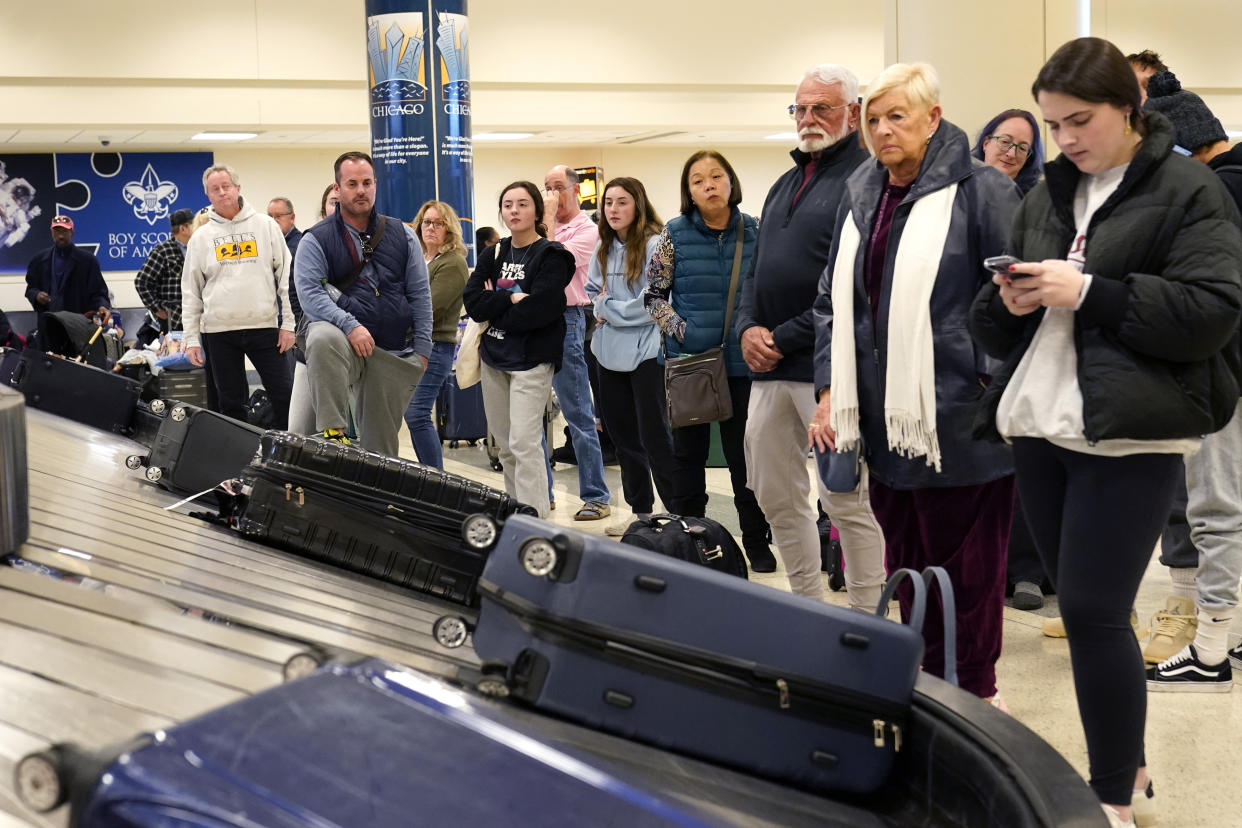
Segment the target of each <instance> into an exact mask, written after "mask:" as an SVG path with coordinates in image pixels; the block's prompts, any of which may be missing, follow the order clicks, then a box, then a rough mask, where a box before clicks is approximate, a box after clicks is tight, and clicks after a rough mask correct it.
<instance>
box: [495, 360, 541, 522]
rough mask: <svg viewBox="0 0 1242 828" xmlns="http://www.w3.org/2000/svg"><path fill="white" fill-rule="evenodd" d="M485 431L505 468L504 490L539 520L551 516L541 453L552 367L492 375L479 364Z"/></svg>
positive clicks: (499, 372) (496, 372)
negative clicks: (485, 420)
mask: <svg viewBox="0 0 1242 828" xmlns="http://www.w3.org/2000/svg"><path fill="white" fill-rule="evenodd" d="M479 378H480V382H482V384H483V409H484V411H485V412H486V413H487V427H488V430H490V431H491V432H492V434H493V435H495V437H496V448H497V450H498V451H499V453H500V462H501V463H502V464H503V465H504V469H505V472H504V473H505V491H506V492H508V493H509V494H510V495H512V496H513V497H515V498H517V499H518V502H520V503H525V504H526V505H527V506H533V507H535V509H536V510H537V511H538V512H539V517H541V518H545V519H546V518H547V517H548V514H549V512H551V500H550V498H549V496H548V458H547V455H545V454H544V453H543V412H544V408H545V406H547V404H548V395H549V394H551V393H552V363H550V362H545V363H544V364H542V365H540V366H538V367H536V368H531V369H529V370H527V371H497V370H496V369H495V368H493V367H491V366H490V365H488V364H487V363H486V362H484V363H481V364H480V365H479Z"/></svg>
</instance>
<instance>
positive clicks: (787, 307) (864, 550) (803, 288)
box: [737, 63, 884, 611]
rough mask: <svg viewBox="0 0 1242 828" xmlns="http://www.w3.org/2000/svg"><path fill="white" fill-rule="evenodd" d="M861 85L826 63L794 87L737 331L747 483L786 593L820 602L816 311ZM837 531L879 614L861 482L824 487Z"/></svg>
mask: <svg viewBox="0 0 1242 828" xmlns="http://www.w3.org/2000/svg"><path fill="white" fill-rule="evenodd" d="M858 110H859V105H858V78H856V77H855V76H854V74H853V73H852V72H850V71H849V70H848V69H846V68H844V67H841V66H837V65H836V64H832V63H825V64H822V65H820V66H816V67H815V68H813V69H810V70H808V71H807V73H806V75H805V76H804V77H803V78H802V82H801V83H799V84H798V89H797V92H796V93H795V96H794V103H793V104H791V105H790V106H789V116H790V117H791V118H793V120H794V121H795V122H796V123H797V125H798V147H797V149H795V150H793V151H791V152H790V155H792V156H793V160H794V166H793V168H792V169H790V170H789V171H788V172H786V173H785V174H784V175H782V176H781V177H780V179H779V180H777V182H776V183H775V184H774V185H772V189H771V190H769V191H768V196H767V199H766V200H765V201H764V204H763V213H762V217H763V219H762V221H761V222H760V224H759V239H758V242H757V243H756V245H755V254H754V258H753V264H752V266H751V269H750V271H749V272H747V274H746V280H745V281H744V282H743V285H742V299H741V304H740V306H739V307H738V310H737V331H738V333H739V335H740V337H741V343H742V356H743V358H745V360H746V364H747V366H749V368H750V372H751V373H750V377H751V381H752V385H751V392H750V408H749V410H748V413H747V422H746V468H747V474H748V478H749V479H748V484H749V486H750V488H751V489H752V490H754V492H755V497H756V498H757V499H758V501H759V506H760V508H761V509H763V514H764V516H765V517H767V519H768V523H769V525H771V527H772V539H773V540H774V541H775V542H776V546H777V551H778V552H779V553H780V556H781V559H782V560H783V561H784V563H785V571H786V573H787V574H788V576H789V585H790V588H791V589H792V590H793V591H794V592H796V593H798V594H800V595H806V596H808V597H812V598H817V599H821V600H822V599H823V597H824V590H823V584H822V582H821V580H820V553H819V532H818V529H817V527H816V510H815V508H814V506H813V505H812V502H811V482H810V476H809V475H808V473H807V451H808V449H809V447H810V444H809V440H808V438H807V426H808V425H809V424H810V422H811V419H812V417H813V416H814V414H815V405H816V400H815V387H814V368H813V365H812V360H813V357H814V352H815V329H814V325H813V322H812V318H811V305H812V303H814V301H815V296H816V292H817V290H818V286H819V277H820V274H821V273H822V272H823V270H824V267H825V266H826V265H827V264H828V256H829V252H830V249H831V247H832V240H833V238H832V237H833V228H834V226H835V223H836V214H837V205H838V204H839V203H840V201H841V196H842V194H843V193H844V192H845V181H846V179H847V178H849V175H850V173H852V172H853V171H854V170H855V169H856V168H857V167H858V165H859V164H861V163H863V162H864V161H866V160H867V158H868V155H867V152H866V150H864V149H863V148H862V147H861V145H860V142H859V141H858V138H857V136H856V135H855V130H856V129H857V128H858ZM819 495H820V499H821V501H822V502H823V505H824V509H825V511H827V512H828V514H829V516H830V517H831V518H832V520H833V523H834V525H836V527H837V528H838V530H839V531H840V533H841V546H842V548H843V550H844V552H845V562H846V566H845V576H846V588H847V590H848V593H849V600H850V605H851V606H852V607H854V608H856V609H862V610H867V611H874V609H875V606H876V603H877V602H878V601H879V598H880V590H881V588H882V587H883V584H884V538H883V535H882V534H881V532H880V528H879V525H878V524H877V523H876V521H875V517H874V516H873V515H872V513H871V505H870V500H869V498H868V496H867V482H866V479H865V477H864V479H863V482H862V483H861V484H860V485H859V488H858V490H856V491H855V492H852V493H850V494H834V493H829V492H828V491H827V490H826V489H824V487H823V486H822V484H821V485H820V486H819Z"/></svg>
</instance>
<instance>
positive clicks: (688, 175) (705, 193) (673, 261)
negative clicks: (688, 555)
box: [645, 150, 776, 572]
mask: <svg viewBox="0 0 1242 828" xmlns="http://www.w3.org/2000/svg"><path fill="white" fill-rule="evenodd" d="M741 201H742V187H741V184H740V183H739V182H738V180H737V174H736V173H735V172H734V171H733V167H732V166H730V165H729V162H728V161H727V160H725V157H724V156H723V155H721V154H720V153H718V152H716V151H715V150H699V151H698V152H696V153H694V154H693V155H691V156H690V157H689V158H688V159H687V160H686V163H685V166H684V167H682V170H681V215H680V216H677V217H676V218H674V219H673V220H672V221H670V222H669V223H668V225H667V226H666V227H665V228H664V232H663V233H661V234H660V241H659V243H658V245H657V248H656V253H655V256H654V257H653V258H652V259H651V262H650V264H649V265H648V267H647V282H648V284H647V291H646V295H645V303H646V307H647V312H648V313H650V314H651V316H652V318H653V319H655V321H656V324H657V325H659V326H660V330H661V331H662V332H663V334H664V350H665V353H666V355H667V356H681V355H683V354H685V355H688V354H697V353H701V352H703V351H707V350H709V349H711V348H718V347H720V345H721V342H722V340H723V343H724V348H725V360H726V362H727V365H728V375H729V394H730V395H731V396H732V399H733V416H732V417H731V418H730V419H728V420H724V421H723V422H721V423H720V442H721V448H722V449H723V450H724V455H725V460H726V461H727V462H728V464H729V478H730V480H731V481H732V483H733V504H734V506H735V507H736V508H737V515H738V522H739V523H740V525H741V530H742V548H743V549H744V550H745V552H746V557H747V559H748V560H749V561H750V566H751V569H753V570H754V571H755V572H774V571H775V570H776V558H775V557H774V556H773V555H772V550H771V548H769V546H768V522H767V520H766V519H765V518H764V516H763V511H762V510H761V509H760V508H759V504H758V502H757V501H756V500H755V493H754V492H752V491H751V490H750V489H749V488H747V486H746V451H745V438H746V409H747V406H748V405H749V403H750V369H749V368H747V366H746V362H745V361H744V360H743V359H742V348H741V346H740V345H739V344H738V338H737V333H736V332H734V330H733V325H732V320H728V323H729V330H728V332H727V335H726V332H725V323H726V320H725V312H726V307H727V305H728V300H729V296H728V294H729V283H730V278H731V275H732V271H733V254H734V247H735V245H736V243H737V240H738V233H739V232H740V233H741V234H742V236H741V238H742V262H741V271H740V272H741V273H745V272H746V271H747V270H749V269H750V260H751V257H752V256H753V254H754V249H755V238H756V237H757V236H758V233H759V223H758V222H757V221H755V219H754V218H753V217H752V216H748V215H746V214H745V213H743V212H742V211H741V210H739V209H738V208H737V205H738V204H739V203H741ZM741 290H742V279H741V277H740V276H739V278H738V280H737V286H736V288H735V289H734V293H735V297H734V305H735V306H736V304H737V302H738V301H739V299H740V294H741ZM710 446H711V426H710V425H708V424H703V425H693V426H686V427H683V428H675V429H673V472H674V474H676V475H677V480H678V492H679V494H678V496H677V497H676V498H675V503H673V504H668V503H666V504H665V506H667V507H669V509H670V510H671V511H673V512H676V513H677V514H680V515H683V516H690V517H703V516H704V510H705V509H706V508H707V477H706V473H705V472H706V466H707V455H708V452H709V450H710Z"/></svg>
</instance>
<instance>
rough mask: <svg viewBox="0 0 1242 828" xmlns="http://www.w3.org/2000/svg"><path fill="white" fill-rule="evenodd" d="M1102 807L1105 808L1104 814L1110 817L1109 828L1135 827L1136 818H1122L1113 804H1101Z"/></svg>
mask: <svg viewBox="0 0 1242 828" xmlns="http://www.w3.org/2000/svg"><path fill="white" fill-rule="evenodd" d="M1100 807H1101V808H1103V809H1104V816H1106V817H1108V825H1109V828H1134V820H1132V819H1122V818H1121V817H1120V816H1118V814H1117V812H1116V811H1115V810H1114V809H1113V806H1112V805H1101V806H1100Z"/></svg>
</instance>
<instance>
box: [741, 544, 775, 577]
mask: <svg viewBox="0 0 1242 828" xmlns="http://www.w3.org/2000/svg"><path fill="white" fill-rule="evenodd" d="M745 552H746V560H747V561H749V562H750V571H751V572H758V573H761V574H762V573H766V572H775V571H776V556H775V555H773V554H772V548H771V547H770V546H768V545H767V544H766V543H765V544H762V545H760V544H757V543H756V544H755V545H753V546H747V547H745Z"/></svg>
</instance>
